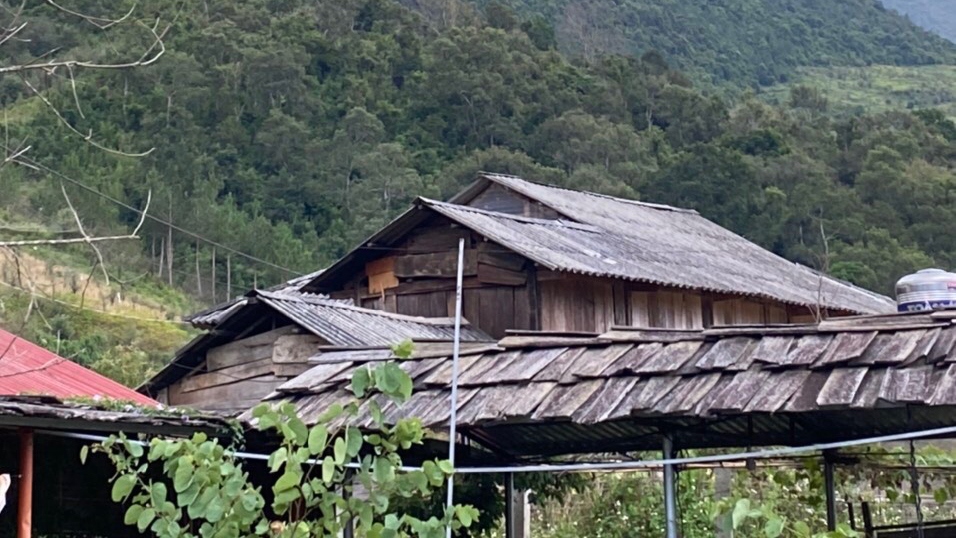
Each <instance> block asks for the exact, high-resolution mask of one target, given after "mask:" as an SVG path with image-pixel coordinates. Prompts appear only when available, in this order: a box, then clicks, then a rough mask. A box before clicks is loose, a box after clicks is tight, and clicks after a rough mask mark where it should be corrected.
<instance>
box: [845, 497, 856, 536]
mask: <svg viewBox="0 0 956 538" xmlns="http://www.w3.org/2000/svg"><path fill="white" fill-rule="evenodd" d="M846 512H847V517H849V518H850V528H851V529H853V530H856V514H854V513H853V503H852V502H848V503H846Z"/></svg>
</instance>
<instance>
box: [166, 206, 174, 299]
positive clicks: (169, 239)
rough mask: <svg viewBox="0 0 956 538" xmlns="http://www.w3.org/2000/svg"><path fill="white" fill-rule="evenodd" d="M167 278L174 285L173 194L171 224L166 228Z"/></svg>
mask: <svg viewBox="0 0 956 538" xmlns="http://www.w3.org/2000/svg"><path fill="white" fill-rule="evenodd" d="M166 278H167V280H168V282H169V285H170V286H172V285H173V195H172V193H170V195H169V226H168V227H167V228H166Z"/></svg>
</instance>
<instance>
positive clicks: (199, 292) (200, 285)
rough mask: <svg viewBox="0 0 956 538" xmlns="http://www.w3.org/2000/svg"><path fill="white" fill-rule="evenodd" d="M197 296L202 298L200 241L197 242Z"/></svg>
mask: <svg viewBox="0 0 956 538" xmlns="http://www.w3.org/2000/svg"><path fill="white" fill-rule="evenodd" d="M196 295H198V296H200V297H202V274H201V273H200V272H199V240H198V239H197V240H196Z"/></svg>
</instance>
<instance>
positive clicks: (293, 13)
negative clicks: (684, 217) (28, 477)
mask: <svg viewBox="0 0 956 538" xmlns="http://www.w3.org/2000/svg"><path fill="white" fill-rule="evenodd" d="M702 4H703V3H701V5H702ZM848 4H849V3H848ZM84 5H85V7H86V8H89V9H91V10H97V9H98V10H100V12H101V13H107V12H110V13H111V12H113V11H116V10H117V9H120V11H123V10H124V9H128V7H129V5H127V6H126V7H125V8H122V9H121V8H119V7H117V6H114V5H113V4H112V3H108V2H102V3H98V2H94V1H88V2H85V3H84ZM708 5H710V3H708ZM819 5H820V6H824V5H827V6H829V5H830V3H819ZM861 5H869V3H867V2H861ZM821 9H822V8H821ZM136 13H137V15H136V16H137V17H142V18H143V19H144V20H147V19H148V20H152V18H153V17H156V16H160V17H161V18H163V19H164V20H166V21H171V22H172V27H171V29H170V31H169V33H168V34H167V36H166V43H165V44H166V47H167V49H168V50H167V52H166V54H165V55H164V56H163V57H162V58H161V60H160V61H159V62H157V63H156V64H154V65H150V66H148V67H142V68H135V69H128V70H102V71H95V70H93V71H85V72H79V73H77V77H76V80H75V86H76V95H74V93H73V91H72V86H73V84H72V83H71V79H70V78H69V77H66V76H63V74H62V73H57V74H54V75H52V76H51V75H49V74H45V73H42V72H35V73H32V74H30V75H27V76H26V80H27V81H28V82H30V83H31V84H32V85H33V86H34V87H36V88H38V89H39V90H40V91H42V95H44V96H45V98H46V99H47V100H48V101H49V103H50V104H51V105H52V106H55V107H56V110H58V111H59V113H60V115H61V116H62V117H63V119H64V121H67V122H69V124H70V125H71V126H73V127H75V129H76V130H77V131H79V132H81V133H87V132H92V133H94V136H95V140H96V141H97V143H98V144H99V145H101V146H103V147H108V148H117V149H122V150H123V151H127V152H130V151H145V150H146V149H149V148H155V150H154V151H152V152H151V153H149V154H148V155H146V156H142V157H128V156H120V155H117V154H115V153H114V152H110V151H104V150H102V149H100V148H97V147H94V146H92V145H91V144H90V143H89V142H88V141H86V140H84V138H83V137H81V136H77V135H76V133H74V132H72V131H70V130H68V129H65V128H64V126H63V125H62V123H61V120H60V118H58V117H57V115H56V114H55V113H54V112H53V109H52V108H51V107H50V106H47V105H46V104H45V103H44V102H43V101H42V100H40V99H38V98H37V97H36V96H35V95H34V94H32V93H31V92H30V91H28V90H27V89H26V88H25V86H24V84H23V80H21V79H20V78H19V77H12V76H7V77H4V78H3V79H2V80H0V99H2V105H3V107H4V116H3V119H4V126H5V140H6V143H5V144H6V146H5V147H6V148H7V151H8V152H9V151H10V149H11V147H12V145H13V141H17V143H18V144H19V143H20V141H24V142H23V143H24V144H26V145H29V148H30V149H29V152H28V153H27V154H26V157H25V158H27V159H29V162H30V163H32V164H33V166H11V165H8V166H5V167H3V168H0V192H2V193H3V194H2V196H3V203H2V204H0V221H10V222H17V221H18V220H19V221H29V222H34V223H41V224H42V225H43V226H44V227H45V228H46V229H48V230H59V229H63V228H69V227H70V225H71V219H72V217H71V216H70V215H69V213H67V212H66V211H65V207H64V202H63V197H62V194H61V192H60V186H61V184H63V185H64V186H65V187H66V190H67V192H68V193H69V194H70V196H71V198H72V199H73V202H74V204H75V205H76V207H77V211H78V212H79V213H80V214H81V215H82V216H83V218H84V220H85V222H86V224H87V226H88V227H89V228H90V229H91V230H94V231H96V232H98V233H111V232H115V231H124V232H125V231H126V230H128V229H129V228H131V227H132V226H133V225H134V224H135V223H136V221H137V219H138V215H137V213H136V212H134V211H131V210H130V209H128V208H124V207H122V206H120V205H118V204H117V203H116V202H115V201H120V202H123V203H126V204H129V205H130V206H132V207H142V206H143V205H144V203H145V199H146V197H147V193H148V192H149V193H151V195H152V205H151V209H150V212H151V214H152V215H153V216H155V217H157V218H159V219H160V220H161V222H157V221H151V220H148V221H147V222H146V224H145V226H144V229H143V232H142V235H143V236H144V240H143V241H142V242H141V243H140V244H139V245H135V244H131V243H129V242H126V243H122V244H117V245H110V246H108V247H104V249H103V250H104V254H105V255H106V257H107V262H108V264H109V265H110V266H111V267H113V268H114V269H115V270H116V271H118V272H121V273H122V274H125V275H133V274H147V275H150V277H149V278H151V279H152V280H155V281H163V282H168V283H172V284H174V285H177V286H179V287H182V288H184V289H186V290H188V291H189V292H190V294H191V295H193V296H194V297H195V298H197V300H199V301H200V302H203V303H207V304H208V303H213V302H216V301H221V300H224V299H225V298H226V297H227V296H229V295H230V294H231V295H235V294H236V293H238V292H239V290H242V289H244V288H248V287H251V286H253V285H259V286H262V285H266V284H274V283H276V282H278V281H280V280H285V279H288V278H290V277H292V276H294V275H296V274H302V273H306V272H309V271H312V270H315V269H317V268H319V267H321V266H323V265H324V264H327V263H329V262H330V261H332V260H334V259H336V258H337V257H339V256H341V255H342V254H343V253H345V252H346V251H347V250H348V249H349V248H350V247H352V246H353V245H355V244H356V243H357V242H359V241H361V240H362V239H363V238H365V237H367V236H368V235H369V234H370V233H371V232H373V231H374V230H375V229H376V228H378V227H380V226H381V225H383V224H384V223H386V222H387V221H388V220H389V219H391V218H393V217H395V216H396V215H397V214H398V213H400V212H401V211H403V210H404V209H405V208H406V207H408V205H409V203H410V202H411V201H412V200H413V199H414V198H415V197H416V196H419V195H427V196H430V197H439V198H440V197H444V196H448V195H449V194H451V193H453V192H455V191H456V190H457V189H459V188H461V187H462V186H463V185H465V184H466V183H467V182H469V181H470V180H471V179H472V178H473V176H474V174H475V172H476V171H478V170H492V171H498V172H505V173H514V174H519V175H522V176H524V177H527V178H529V179H533V180H537V181H542V182H550V183H555V184H559V185H565V186H569V187H573V188H578V189H589V190H594V191H600V192H605V193H610V194H614V195H619V196H628V197H635V198H641V199H644V200H650V201H654V202H661V203H668V204H675V205H679V206H683V207H691V208H696V209H697V210H699V211H700V212H701V213H702V214H703V215H705V216H706V217H708V218H710V219H712V220H714V221H716V222H718V223H720V224H722V225H724V226H726V227H729V228H730V229H732V230H734V231H736V232H738V233H741V234H743V235H745V236H747V237H748V238H750V239H752V240H754V241H756V242H758V243H759V244H761V245H763V246H765V247H767V248H769V249H771V250H773V251H774V252H777V253H779V254H781V255H783V256H786V257H788V258H790V259H793V260H796V261H799V262H802V263H805V264H809V265H812V266H815V267H818V268H821V269H823V270H827V271H829V272H831V273H833V274H835V275H837V276H839V277H842V278H847V279H849V280H852V281H853V282H856V283H858V284H860V285H863V286H867V287H870V288H873V289H876V290H879V291H882V292H887V293H888V292H890V290H891V286H892V283H893V282H894V281H895V280H896V279H897V278H898V277H899V276H901V275H902V274H905V273H907V272H909V271H911V270H913V269H916V268H921V267H926V266H932V265H936V266H942V267H947V268H953V267H954V266H956V234H953V233H952V230H954V229H956V173H954V167H956V124H954V123H953V121H952V120H951V119H949V118H947V117H946V116H945V115H944V114H942V113H940V112H937V111H918V110H917V111H895V112H894V111H890V112H881V113H878V114H873V115H861V116H857V117H851V118H845V117H836V116H832V115H831V114H829V111H830V104H829V103H828V101H827V99H826V97H825V96H824V95H822V94H820V93H819V92H818V91H816V90H814V89H812V88H808V87H803V86H796V87H794V88H792V89H791V90H790V93H789V95H787V96H786V99H785V102H784V103H783V104H781V105H780V106H771V105H768V104H765V103H763V102H761V101H760V100H758V99H756V98H755V97H753V96H748V95H743V96H741V97H739V98H737V99H735V100H733V101H730V100H724V99H721V98H718V97H715V96H713V95H710V94H708V93H706V92H702V91H701V90H699V89H696V88H695V86H694V84H692V83H691V77H689V76H688V75H686V74H684V73H682V72H681V71H679V70H677V69H676V68H675V67H673V66H671V65H669V63H668V62H667V61H666V60H665V57H664V56H665V55H664V54H661V53H658V52H655V51H648V52H646V53H645V54H643V55H641V56H639V57H638V56H631V55H616V54H600V55H592V56H590V57H581V56H566V55H564V54H562V53H561V52H559V50H558V43H557V36H558V35H559V32H558V31H557V30H556V28H555V27H554V26H553V25H551V24H550V23H549V22H548V21H547V20H545V19H543V18H541V17H534V16H528V17H524V16H522V15H521V14H520V13H519V12H515V11H512V10H510V9H508V8H507V7H505V6H504V5H502V4H489V5H487V6H485V7H484V8H483V9H482V10H479V9H476V8H474V7H473V6H471V5H470V4H465V3H458V2H455V1H454V0H428V1H426V0H420V1H419V2H418V3H417V4H416V6H414V9H410V8H409V7H407V6H405V5H402V4H400V3H398V2H397V1H395V0H334V1H333V0H319V1H314V0H313V1H306V0H246V1H243V2H233V1H229V0H208V1H206V2H201V3H199V2H185V3H174V2H172V1H171V0H152V1H150V2H141V3H139V5H138V6H137V11H136ZM29 15H30V17H31V21H32V23H31V25H30V26H29V27H28V28H27V29H26V30H25V31H26V32H29V33H28V34H24V35H25V39H23V40H21V41H18V42H16V43H9V44H8V46H9V47H10V49H9V50H8V52H9V51H10V50H15V51H16V52H17V54H21V55H22V57H24V58H25V57H28V56H29V55H30V54H36V53H38V51H44V50H47V49H49V48H53V47H60V49H59V50H60V51H61V52H60V54H63V55H69V54H85V53H88V52H89V51H91V50H93V51H96V52H95V54H97V55H101V56H103V58H104V59H110V58H122V57H123V55H124V53H125V52H126V51H129V50H138V49H140V48H141V45H142V40H143V39H145V38H144V36H143V35H142V33H138V32H137V31H136V28H135V27H133V28H130V29H112V28H111V29H108V30H106V31H100V30H96V29H95V28H92V29H91V28H89V27H87V26H83V25H78V24H77V23H76V21H75V20H74V19H72V18H70V17H68V16H66V15H64V14H62V13H58V12H56V11H55V10H51V9H48V8H45V7H44V6H42V5H41V6H37V7H33V8H31V11H30V13H29ZM881 16H882V15H881ZM839 17H843V19H839ZM820 18H821V20H822V19H825V20H826V21H827V25H831V24H832V25H834V26H840V27H843V26H846V24H848V22H847V21H846V20H845V19H846V14H845V13H844V14H843V15H841V14H840V13H838V12H834V13H831V14H829V16H823V15H821V16H820ZM793 20H794V21H796V18H795V17H794V18H793ZM841 20H843V22H840V21H841ZM793 24H794V25H796V24H797V23H796V22H793ZM691 33H692V34H697V33H698V32H691ZM725 34H727V35H730V34H731V32H725ZM902 35H903V36H920V34H918V33H917V32H916V31H912V30H907V31H906V32H903V34H902ZM874 39H876V38H874ZM900 39H902V38H900ZM913 39H914V40H915V37H914V38H913ZM906 42H907V43H910V45H907V46H903V45H900V46H899V47H895V48H894V47H886V48H885V50H884V51H883V52H882V53H880V54H883V55H882V56H881V55H877V56H874V57H872V58H869V57H867V56H866V55H865V54H866V49H859V53H860V58H861V59H860V61H861V62H863V61H867V62H870V61H874V62H876V61H889V62H892V61H896V60H899V61H914V62H920V61H935V60H937V59H941V58H943V57H944V56H945V55H947V54H949V52H948V50H947V49H946V48H945V47H943V46H941V45H940V44H939V43H938V42H937V41H935V40H932V39H925V38H924V37H920V41H918V42H916V41H912V42H910V41H906ZM817 43H818V45H814V46H820V47H823V46H825V45H824V44H825V43H827V42H826V41H820V42H817ZM894 43H901V42H900V41H894ZM841 50H842V52H841ZM893 51H895V52H893ZM825 52H826V54H827V55H829V56H830V57H832V58H836V57H839V56H840V55H842V54H844V53H845V50H843V49H840V48H838V47H834V48H833V49H832V50H830V49H828V50H826V51H825ZM891 53H892V54H896V53H900V54H904V53H905V54H904V56H905V59H904V56H899V57H896V58H892V57H887V56H885V54H891ZM701 54H702V55H706V54H709V53H708V52H706V51H703V50H702V51H701ZM801 54H804V53H801ZM805 54H806V58H810V57H812V56H815V55H816V53H815V52H813V51H812V50H811V51H808V52H806V53H805ZM864 58H866V59H865V60H864ZM13 60H14V61H15V60H16V54H15V55H14V57H13ZM788 61H790V60H786V61H781V63H779V64H774V66H773V72H777V71H778V70H780V71H781V72H782V71H784V70H785V68H786V66H787V63H786V62H788ZM792 61H794V62H797V61H801V60H797V59H793V60H792ZM79 185H83V186H85V187H89V188H92V189H94V190H96V191H98V192H99V193H101V194H103V195H107V196H109V197H111V198H113V199H115V201H112V200H110V199H107V198H105V197H103V196H101V195H98V194H94V193H92V192H90V191H89V190H85V189H84V188H82V187H80V186H79ZM0 223H2V222H0ZM165 223H172V224H173V225H174V227H170V226H168V225H167V224H165ZM183 230H185V231H190V232H194V233H196V234H197V235H199V236H200V237H198V238H197V237H196V236H195V235H189V234H186V233H184V232H183ZM214 243H215V244H214ZM224 246H228V247H229V248H231V249H236V250H238V251H241V252H242V253H243V254H244V255H239V254H237V253H236V252H233V251H230V250H226V249H224V248H223V247H224ZM78 252H79V254H80V255H82V256H91V254H89V253H88V252H87V251H85V250H82V251H78ZM245 255H248V257H247V256H245ZM253 258H254V259H253ZM91 261H92V258H91ZM118 280H119V281H122V279H118ZM5 323H6V324H7V325H12V323H11V321H10V319H9V318H7V319H5ZM25 331H26V332H27V334H26V335H27V336H36V333H43V332H46V333H48V338H50V337H49V333H50V332H51V331H52V329H51V328H50V326H49V324H46V325H44V324H43V323H41V321H38V320H37V318H36V317H34V319H33V320H32V321H31V324H30V325H29V326H28V328H27V329H25ZM29 331H34V332H33V333H30V332H29ZM53 334H54V337H53V338H56V335H58V333H57V332H54V333H53ZM68 337H69V335H68V334H66V336H65V338H68ZM120 369H122V368H120Z"/></svg>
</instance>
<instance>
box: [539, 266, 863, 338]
mask: <svg viewBox="0 0 956 538" xmlns="http://www.w3.org/2000/svg"><path fill="white" fill-rule="evenodd" d="M539 288H540V300H541V329H542V330H546V331H575V332H578V331H583V332H597V333H600V332H603V331H606V330H608V329H609V328H610V327H611V326H613V325H618V326H631V327H653V328H668V329H703V328H706V327H713V326H721V325H758V324H759V325H764V324H783V323H810V322H812V321H813V320H814V316H813V313H812V312H810V311H809V310H808V309H806V308H800V307H793V306H787V305H784V304H781V303H774V302H772V301H762V300H756V299H749V298H741V297H734V296H728V295H722V294H714V293H706V292H698V291H691V290H682V289H677V288H667V287H655V286H650V285H646V284H638V283H632V282H623V281H615V280H610V279H600V278H594V277H582V276H576V275H566V274H561V273H554V272H548V271H540V272H539ZM831 314H832V315H840V314H844V315H845V314H846V313H831Z"/></svg>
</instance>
